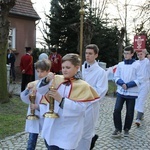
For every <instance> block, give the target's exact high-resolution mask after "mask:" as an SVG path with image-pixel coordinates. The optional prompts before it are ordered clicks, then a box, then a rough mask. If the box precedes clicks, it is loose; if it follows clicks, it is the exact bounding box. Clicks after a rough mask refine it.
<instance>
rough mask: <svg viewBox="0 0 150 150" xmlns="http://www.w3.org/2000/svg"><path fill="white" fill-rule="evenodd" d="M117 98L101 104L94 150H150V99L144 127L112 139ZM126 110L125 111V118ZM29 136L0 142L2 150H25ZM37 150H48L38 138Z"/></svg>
mask: <svg viewBox="0 0 150 150" xmlns="http://www.w3.org/2000/svg"><path fill="white" fill-rule="evenodd" d="M16 86H17V85H16ZM114 103H115V98H113V97H105V99H104V100H103V101H102V102H101V110H100V118H99V122H98V126H97V129H96V132H97V134H98V135H99V138H98V140H97V142H96V146H95V148H94V149H93V150H150V116H149V113H150V109H149V108H150V99H149V100H148V102H147V104H146V111H145V116H144V120H143V121H142V125H141V126H140V127H139V128H137V127H136V126H135V125H134V123H133V125H132V128H131V130H130V136H129V137H123V135H122V137H121V138H117V139H116V138H112V137H111V134H112V132H113V131H114V126H113V121H112V113H113V108H114ZM124 114H125V110H123V114H122V115H123V117H124ZM27 139H28V134H26V133H24V132H22V133H19V134H17V135H14V136H11V137H7V138H6V139H4V140H1V141H0V150H25V149H26V142H27ZM36 150H46V148H45V145H44V142H43V139H41V137H39V138H38V142H37V147H36Z"/></svg>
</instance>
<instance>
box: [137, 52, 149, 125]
mask: <svg viewBox="0 0 150 150" xmlns="http://www.w3.org/2000/svg"><path fill="white" fill-rule="evenodd" d="M146 54H147V50H146V49H145V50H142V51H140V52H137V57H138V59H139V60H138V61H137V62H138V63H140V68H139V69H140V73H141V74H142V76H143V79H142V83H141V85H140V88H139V95H138V98H137V99H136V103H135V110H136V111H137V117H136V121H135V124H136V125H137V126H138V127H139V126H140V125H141V120H142V117H143V115H144V106H145V103H146V100H147V98H148V93H149V91H150V55H148V58H146Z"/></svg>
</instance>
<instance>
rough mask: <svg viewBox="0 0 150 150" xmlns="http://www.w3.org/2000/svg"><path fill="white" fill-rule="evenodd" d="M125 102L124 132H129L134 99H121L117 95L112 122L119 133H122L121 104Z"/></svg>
mask: <svg viewBox="0 0 150 150" xmlns="http://www.w3.org/2000/svg"><path fill="white" fill-rule="evenodd" d="M124 102H126V115H125V123H124V128H123V129H124V130H130V128H131V125H132V122H133V117H134V106H135V98H130V99H128V98H123V97H121V96H120V95H117V99H116V104H115V109H114V113H113V120H114V125H115V128H116V129H117V130H119V131H122V118H121V111H122V108H123V104H124Z"/></svg>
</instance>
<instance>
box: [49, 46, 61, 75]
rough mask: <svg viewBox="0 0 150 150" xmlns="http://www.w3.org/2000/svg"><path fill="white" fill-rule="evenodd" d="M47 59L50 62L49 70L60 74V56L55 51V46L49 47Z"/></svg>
mask: <svg viewBox="0 0 150 150" xmlns="http://www.w3.org/2000/svg"><path fill="white" fill-rule="evenodd" d="M51 52H52V53H51V54H50V56H49V60H50V61H51V62H52V67H51V72H53V73H55V74H61V59H62V56H61V55H60V54H58V53H57V49H56V48H52V49H51Z"/></svg>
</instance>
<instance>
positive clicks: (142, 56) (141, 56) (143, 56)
mask: <svg viewBox="0 0 150 150" xmlns="http://www.w3.org/2000/svg"><path fill="white" fill-rule="evenodd" d="M145 56H146V54H145V53H144V52H137V57H138V59H139V60H143V59H144V58H145Z"/></svg>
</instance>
